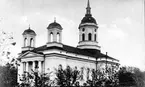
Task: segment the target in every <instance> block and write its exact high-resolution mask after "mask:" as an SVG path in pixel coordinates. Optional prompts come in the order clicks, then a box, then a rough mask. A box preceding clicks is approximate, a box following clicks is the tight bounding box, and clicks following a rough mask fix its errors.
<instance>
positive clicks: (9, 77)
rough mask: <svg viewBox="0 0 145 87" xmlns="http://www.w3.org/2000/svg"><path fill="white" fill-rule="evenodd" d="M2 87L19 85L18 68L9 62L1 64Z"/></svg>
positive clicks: (0, 84)
mask: <svg viewBox="0 0 145 87" xmlns="http://www.w3.org/2000/svg"><path fill="white" fill-rule="evenodd" d="M0 78H1V80H0V87H15V86H16V85H17V68H16V67H14V66H13V65H12V64H9V63H7V64H6V65H5V66H0Z"/></svg>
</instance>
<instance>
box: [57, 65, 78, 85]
mask: <svg viewBox="0 0 145 87" xmlns="http://www.w3.org/2000/svg"><path fill="white" fill-rule="evenodd" d="M55 71H56V80H57V85H59V86H60V87H64V86H68V87H69V86H75V85H76V86H78V85H79V82H77V80H78V79H79V71H78V70H77V67H75V69H74V70H73V69H72V68H71V67H70V66H67V67H66V69H63V68H62V65H59V67H58V69H56V70H55Z"/></svg>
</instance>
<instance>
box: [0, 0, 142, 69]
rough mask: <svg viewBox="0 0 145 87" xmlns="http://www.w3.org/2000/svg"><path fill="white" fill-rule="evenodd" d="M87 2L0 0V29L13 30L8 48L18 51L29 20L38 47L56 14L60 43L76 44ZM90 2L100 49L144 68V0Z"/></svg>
mask: <svg viewBox="0 0 145 87" xmlns="http://www.w3.org/2000/svg"><path fill="white" fill-rule="evenodd" d="M86 6H87V0H0V30H3V31H5V32H9V33H12V34H13V36H14V41H16V43H17V44H16V46H15V47H12V49H11V51H12V52H13V54H14V55H17V54H18V53H20V52H21V47H22V44H23V37H22V33H23V31H24V30H26V29H28V27H29V24H30V27H31V29H33V30H34V31H35V32H36V34H37V36H36V47H38V46H42V45H45V44H46V43H47V29H46V28H47V26H48V25H49V24H50V23H52V22H53V21H54V18H56V22H58V23H59V24H61V26H62V27H63V31H62V43H63V44H67V45H70V46H74V47H76V46H77V45H78V41H79V29H78V26H79V24H80V22H81V20H82V18H83V17H84V16H85V12H86ZM90 6H91V13H92V16H93V17H94V18H95V19H96V21H97V24H98V26H99V28H98V42H99V45H100V46H101V52H102V53H105V52H108V55H109V56H111V57H114V58H116V59H119V60H120V64H121V65H126V66H134V67H138V68H140V69H141V70H145V67H144V66H145V55H144V53H145V50H144V48H145V46H144V45H145V42H144V41H145V38H144V0H90Z"/></svg>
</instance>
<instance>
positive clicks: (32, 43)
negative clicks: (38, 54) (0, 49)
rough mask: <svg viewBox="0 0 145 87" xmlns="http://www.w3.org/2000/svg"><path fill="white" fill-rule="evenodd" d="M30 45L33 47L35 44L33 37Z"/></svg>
mask: <svg viewBox="0 0 145 87" xmlns="http://www.w3.org/2000/svg"><path fill="white" fill-rule="evenodd" d="M30 46H31V47H33V46H34V41H33V38H31V39H30Z"/></svg>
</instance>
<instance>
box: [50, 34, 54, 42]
mask: <svg viewBox="0 0 145 87" xmlns="http://www.w3.org/2000/svg"><path fill="white" fill-rule="evenodd" d="M52 41H53V33H52V32H51V33H50V42H52Z"/></svg>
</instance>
